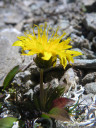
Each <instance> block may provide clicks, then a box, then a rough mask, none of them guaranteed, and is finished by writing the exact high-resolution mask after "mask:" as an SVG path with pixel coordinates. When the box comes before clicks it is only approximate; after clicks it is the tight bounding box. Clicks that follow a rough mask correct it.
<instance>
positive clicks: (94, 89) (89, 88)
mask: <svg viewBox="0 0 96 128" xmlns="http://www.w3.org/2000/svg"><path fill="white" fill-rule="evenodd" d="M85 91H86V93H87V94H89V93H92V94H96V82H91V83H88V84H86V85H85Z"/></svg>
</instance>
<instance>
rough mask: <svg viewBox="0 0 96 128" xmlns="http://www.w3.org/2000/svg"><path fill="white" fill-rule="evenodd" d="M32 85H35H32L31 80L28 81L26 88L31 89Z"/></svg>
mask: <svg viewBox="0 0 96 128" xmlns="http://www.w3.org/2000/svg"><path fill="white" fill-rule="evenodd" d="M32 85H33V83H32V81H31V80H28V81H27V82H26V83H25V87H27V89H29V88H30V86H32Z"/></svg>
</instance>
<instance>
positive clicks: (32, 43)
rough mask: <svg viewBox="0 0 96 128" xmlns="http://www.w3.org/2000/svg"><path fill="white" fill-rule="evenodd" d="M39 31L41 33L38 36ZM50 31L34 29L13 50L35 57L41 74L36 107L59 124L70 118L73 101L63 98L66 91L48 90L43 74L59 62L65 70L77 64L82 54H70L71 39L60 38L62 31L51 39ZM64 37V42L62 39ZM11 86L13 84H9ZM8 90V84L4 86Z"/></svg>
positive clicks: (45, 25) (71, 51) (41, 28)
mask: <svg viewBox="0 0 96 128" xmlns="http://www.w3.org/2000/svg"><path fill="white" fill-rule="evenodd" d="M36 28H37V30H38V33H37V34H36V33H35V29H36ZM49 29H50V27H49V28H48V26H47V23H45V24H44V25H39V26H36V25H35V26H34V28H33V33H30V32H26V33H25V36H20V37H18V39H19V40H18V41H16V42H14V43H13V46H20V47H21V48H22V51H21V52H22V54H21V55H28V56H29V55H34V54H36V57H35V58H34V62H35V63H36V65H37V67H38V68H39V71H40V92H39V93H38V94H37V93H36V94H35V93H34V96H33V103H34V106H35V107H36V109H37V110H38V111H41V113H42V117H44V118H46V117H47V118H49V117H51V118H55V119H57V120H58V119H60V120H63V121H64V120H69V114H68V112H67V110H66V109H65V107H66V105H68V104H69V103H71V104H73V103H74V101H73V100H71V99H68V98H64V97H61V96H62V94H63V93H64V88H62V87H59V86H58V87H56V88H54V89H52V88H51V87H50V86H48V87H47V88H46V89H45V88H44V84H43V72H44V70H45V69H49V68H50V67H54V66H55V65H56V62H57V58H58V59H59V60H60V64H61V65H63V67H64V69H65V68H66V66H67V63H68V62H69V63H70V62H74V59H73V57H75V56H79V55H82V53H81V52H77V51H74V50H70V48H72V46H71V45H69V43H70V42H71V38H70V37H68V38H67V37H66V33H65V32H63V33H62V35H61V36H59V34H58V30H59V28H57V29H56V32H54V31H52V30H51V33H52V34H51V37H50V38H49ZM63 37H65V38H64V39H62V38H63ZM9 82H10V81H9ZM6 86H7V84H6V85H5V86H4V89H5V87H6Z"/></svg>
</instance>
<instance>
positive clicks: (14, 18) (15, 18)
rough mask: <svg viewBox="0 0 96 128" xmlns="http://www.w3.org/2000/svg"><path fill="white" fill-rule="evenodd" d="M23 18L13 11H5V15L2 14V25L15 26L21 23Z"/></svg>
mask: <svg viewBox="0 0 96 128" xmlns="http://www.w3.org/2000/svg"><path fill="white" fill-rule="evenodd" d="M23 18H24V15H21V14H20V13H18V12H17V11H16V10H15V9H10V10H7V13H4V23H6V24H17V23H19V22H21V20H22V19H23Z"/></svg>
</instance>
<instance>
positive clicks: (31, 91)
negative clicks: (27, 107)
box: [24, 89, 33, 100]
mask: <svg viewBox="0 0 96 128" xmlns="http://www.w3.org/2000/svg"><path fill="white" fill-rule="evenodd" d="M24 95H26V96H28V97H30V99H31V100H33V90H32V89H30V90H28V92H26V93H25V94H24Z"/></svg>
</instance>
